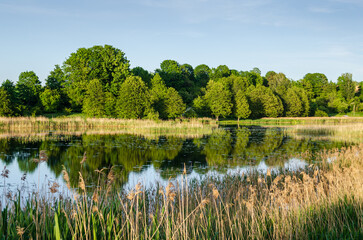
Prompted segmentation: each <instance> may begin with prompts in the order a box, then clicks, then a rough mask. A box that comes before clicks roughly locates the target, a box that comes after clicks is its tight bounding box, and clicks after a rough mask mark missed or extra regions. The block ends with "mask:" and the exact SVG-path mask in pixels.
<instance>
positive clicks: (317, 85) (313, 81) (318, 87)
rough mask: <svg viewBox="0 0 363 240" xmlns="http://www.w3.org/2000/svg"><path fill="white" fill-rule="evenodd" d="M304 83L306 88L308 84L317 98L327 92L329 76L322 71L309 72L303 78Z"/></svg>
mask: <svg viewBox="0 0 363 240" xmlns="http://www.w3.org/2000/svg"><path fill="white" fill-rule="evenodd" d="M302 85H303V86H304V88H305V86H306V87H307V88H308V89H312V93H313V94H314V96H313V97H314V98H316V97H319V96H321V95H322V94H324V93H325V89H326V87H327V85H328V78H327V77H326V76H325V75H324V74H322V73H308V74H306V75H305V76H304V78H303V79H302ZM308 89H306V90H308Z"/></svg>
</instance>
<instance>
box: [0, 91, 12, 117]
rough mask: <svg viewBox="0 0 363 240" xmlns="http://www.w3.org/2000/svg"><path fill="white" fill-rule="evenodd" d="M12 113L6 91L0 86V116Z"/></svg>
mask: <svg viewBox="0 0 363 240" xmlns="http://www.w3.org/2000/svg"><path fill="white" fill-rule="evenodd" d="M12 114H13V111H12V110H11V108H10V100H9V96H8V93H7V92H6V90H5V89H4V88H3V87H0V116H11V115H12Z"/></svg>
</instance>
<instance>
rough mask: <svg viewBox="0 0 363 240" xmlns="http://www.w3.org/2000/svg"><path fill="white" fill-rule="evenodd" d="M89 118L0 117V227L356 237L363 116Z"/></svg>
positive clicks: (362, 191) (139, 234)
mask: <svg viewBox="0 0 363 240" xmlns="http://www.w3.org/2000/svg"><path fill="white" fill-rule="evenodd" d="M206 120H207V119H205V121H206ZM82 121H84V120H79V122H80V123H82ZM95 121H96V123H94V125H90V124H89V123H88V125H87V124H85V123H83V124H84V126H85V127H84V129H82V128H80V129H79V131H78V132H77V134H72V133H71V131H68V130H66V128H58V129H57V128H55V127H54V128H53V129H52V130H51V131H49V129H50V128H49V125H51V126H57V125H56V124H54V123H49V122H47V121H44V124H43V123H41V124H40V126H42V127H41V128H38V130H39V131H36V132H31V131H29V132H27V130H26V129H27V127H26V124H24V126H25V127H24V128H21V127H19V128H16V127H15V126H16V125H17V124H19V122H18V123H16V124H13V125H11V124H8V126H14V127H11V128H10V127H8V128H3V133H2V134H1V138H0V159H1V161H0V167H1V169H2V174H1V180H2V181H1V187H2V188H1V191H2V193H3V194H2V198H1V201H0V203H1V216H0V238H4V239H18V238H20V239H31V238H32V239H72V238H73V239H180V238H185V239H186V238H192V239H224V238H229V239H238V238H253V239H266V238H267V239H285V238H295V239H309V238H310V239H312V238H333V239H334V238H353V239H360V238H361V237H362V236H363V232H362V229H363V228H362V227H363V218H362V216H363V188H362V186H363V182H362V178H361V176H362V175H363V162H362V159H363V155H362V153H363V152H362V151H363V145H362V144H361V142H362V140H363V131H362V125H361V124H360V123H356V124H353V123H350V124H339V125H337V124H333V125H328V124H325V125H293V126H291V125H285V126H283V125H279V126H271V125H269V126H253V125H252V126H251V125H249V126H248V125H246V126H239V127H238V126H223V127H216V126H215V125H214V124H215V123H214V122H213V121H212V122H210V121H209V122H208V123H206V122H204V123H203V124H202V125H198V124H201V123H197V122H195V123H194V124H195V126H198V127H200V129H204V130H203V131H206V132H203V131H202V132H200V134H195V135H193V134H190V135H188V132H189V131H191V128H189V129H188V128H187V129H186V130H185V132H182V131H179V130H178V132H176V133H175V134H173V133H170V134H169V135H168V134H166V132H165V131H164V132H162V131H153V132H152V133H151V132H150V131H145V132H143V131H144V130H140V131H134V132H133V131H131V130H130V131H129V132H122V130H123V129H122V127H115V126H121V122H122V121H120V120H115V123H118V124H119V125H117V124H115V123H112V124H109V125H106V123H102V121H101V120H95ZM97 121H100V122H101V123H102V124H104V125H103V126H104V127H105V126H106V130H102V128H101V127H100V128H98V127H97V126H100V125H101V124H100V123H99V122H97ZM131 122H132V123H130V125H131V124H132V125H131V126H137V124H138V123H137V121H134V120H133V121H131ZM52 124H54V125H52ZM57 124H58V126H60V125H61V124H60V123H57ZM97 124H99V125H97ZM122 124H124V125H125V124H126V123H125V122H123V123H122ZM155 124H156V123H153V124H150V126H160V125H155ZM162 124H166V123H162ZM167 124H169V125H168V126H169V128H173V127H170V126H173V125H175V124H181V123H180V122H173V123H167ZM43 126H44V127H43ZM80 126H82V125H80V124H79V125H77V127H80ZM86 126H88V127H89V126H93V128H92V127H91V128H90V129H89V130H87V129H86ZM107 126H109V129H110V130H111V129H113V128H116V129H117V130H115V131H114V132H112V131H111V132H112V133H111V134H110V133H107V132H108V131H109V129H107ZM162 126H164V127H165V125H162ZM150 128H152V127H150ZM165 128H167V127H165ZM21 129H24V130H23V131H24V132H23V133H22V130H21ZM135 129H136V130H138V127H135ZM181 129H182V128H181ZM120 131H121V132H120ZM183 133H185V135H183ZM45 175H46V176H45Z"/></svg>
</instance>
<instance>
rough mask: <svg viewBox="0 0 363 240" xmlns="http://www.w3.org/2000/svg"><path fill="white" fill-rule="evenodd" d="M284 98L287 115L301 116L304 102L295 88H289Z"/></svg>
mask: <svg viewBox="0 0 363 240" xmlns="http://www.w3.org/2000/svg"><path fill="white" fill-rule="evenodd" d="M284 100H285V112H286V117H300V116H301V115H302V114H303V110H304V109H303V104H302V102H301V100H300V97H299V95H298V94H297V93H296V92H295V91H294V89H292V88H289V89H288V90H287V92H286V96H284Z"/></svg>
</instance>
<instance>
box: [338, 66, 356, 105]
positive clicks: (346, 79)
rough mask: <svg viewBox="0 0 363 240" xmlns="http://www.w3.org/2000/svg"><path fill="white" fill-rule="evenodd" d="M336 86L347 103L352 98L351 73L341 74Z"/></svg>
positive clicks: (353, 87)
mask: <svg viewBox="0 0 363 240" xmlns="http://www.w3.org/2000/svg"><path fill="white" fill-rule="evenodd" d="M338 86H339V92H340V93H341V95H342V96H343V97H344V98H345V100H347V101H349V100H351V99H352V98H354V94H355V83H354V82H353V78H352V74H351V73H343V74H342V75H341V76H340V77H339V78H338Z"/></svg>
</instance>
